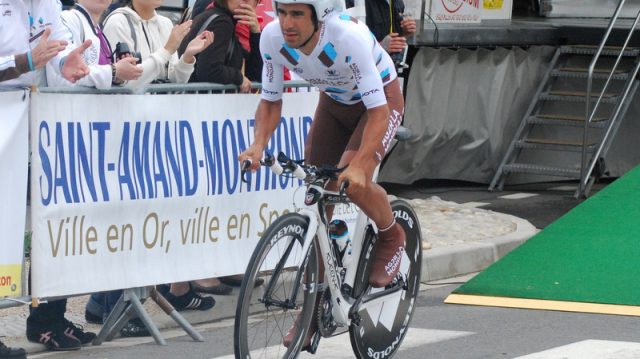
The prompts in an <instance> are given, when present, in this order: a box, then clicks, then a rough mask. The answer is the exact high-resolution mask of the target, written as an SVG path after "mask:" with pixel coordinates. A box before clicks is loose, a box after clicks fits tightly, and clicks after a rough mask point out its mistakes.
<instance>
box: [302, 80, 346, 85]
mask: <svg viewBox="0 0 640 359" xmlns="http://www.w3.org/2000/svg"><path fill="white" fill-rule="evenodd" d="M305 80H307V81H309V83H310V84H312V85H328V86H344V85H348V84H350V83H351V81H341V80H327V79H305Z"/></svg>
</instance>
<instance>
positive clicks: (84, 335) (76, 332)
mask: <svg viewBox="0 0 640 359" xmlns="http://www.w3.org/2000/svg"><path fill="white" fill-rule="evenodd" d="M64 326H65V328H64V333H65V334H67V335H69V336H71V337H74V338H76V339H78V341H79V342H80V343H81V344H82V345H86V344H89V343H91V342H92V341H93V340H94V339H95V338H96V334H95V333H92V332H85V331H84V328H83V327H82V326H81V325H76V324H73V323H71V322H70V321H68V320H66V319H65V320H64Z"/></svg>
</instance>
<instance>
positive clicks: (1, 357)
mask: <svg viewBox="0 0 640 359" xmlns="http://www.w3.org/2000/svg"><path fill="white" fill-rule="evenodd" d="M26 358H27V352H26V351H25V350H24V349H22V348H9V347H7V346H6V345H4V343H3V342H1V341H0V359H26Z"/></svg>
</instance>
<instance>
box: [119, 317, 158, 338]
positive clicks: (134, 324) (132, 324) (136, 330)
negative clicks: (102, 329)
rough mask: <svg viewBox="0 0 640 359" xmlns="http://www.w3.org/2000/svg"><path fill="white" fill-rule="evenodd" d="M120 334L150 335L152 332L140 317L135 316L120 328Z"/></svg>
mask: <svg viewBox="0 0 640 359" xmlns="http://www.w3.org/2000/svg"><path fill="white" fill-rule="evenodd" d="M120 335H122V336H123V337H148V336H150V335H151V333H149V329H147V327H146V326H145V325H144V323H143V322H142V320H141V319H140V318H133V319H131V320H130V321H128V322H127V324H125V326H124V327H122V329H120Z"/></svg>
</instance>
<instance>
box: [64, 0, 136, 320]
mask: <svg viewBox="0 0 640 359" xmlns="http://www.w3.org/2000/svg"><path fill="white" fill-rule="evenodd" d="M108 5H109V3H108V2H105V1H100V0H79V1H78V3H77V5H75V7H74V8H73V9H71V10H67V11H63V12H62V22H63V24H64V25H65V26H66V27H67V28H68V29H69V31H70V32H71V35H72V40H73V42H74V43H81V42H84V41H85V40H87V39H89V40H91V46H90V47H89V48H88V49H87V50H86V51H85V52H84V54H83V57H84V59H85V61H86V62H87V64H88V65H89V68H90V74H89V76H87V77H85V78H83V79H81V80H80V81H78V84H79V85H84V86H90V87H96V88H98V89H109V88H111V86H112V85H123V84H125V83H126V82H127V81H129V80H136V79H138V78H139V77H140V76H141V75H142V67H141V66H137V65H136V60H137V59H136V58H134V57H132V56H130V57H127V58H123V59H120V60H118V61H116V62H115V63H113V59H112V56H111V55H112V53H113V51H112V49H111V45H110V44H109V42H108V41H107V40H106V38H105V36H104V34H103V33H102V28H101V26H100V25H99V24H100V18H101V16H102V15H103V13H104V12H105V11H106V9H107V7H108ZM121 295H122V291H112V292H108V293H94V294H92V295H91V298H90V299H89V301H88V302H87V309H86V311H85V319H86V320H87V322H89V323H102V322H103V316H104V315H105V314H108V313H109V312H111V309H112V308H113V306H114V305H115V303H116V301H117V300H118V298H120V296H121ZM107 300H109V301H108V302H107Z"/></svg>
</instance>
